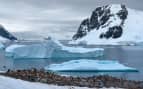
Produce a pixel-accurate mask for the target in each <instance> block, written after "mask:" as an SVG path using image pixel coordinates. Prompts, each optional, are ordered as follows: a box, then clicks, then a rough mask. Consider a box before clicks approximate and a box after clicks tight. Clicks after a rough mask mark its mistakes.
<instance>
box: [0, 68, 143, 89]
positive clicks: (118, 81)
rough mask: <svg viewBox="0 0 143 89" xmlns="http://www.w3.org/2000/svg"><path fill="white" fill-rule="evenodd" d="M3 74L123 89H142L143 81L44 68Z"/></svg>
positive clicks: (57, 82) (29, 78)
mask: <svg viewBox="0 0 143 89" xmlns="http://www.w3.org/2000/svg"><path fill="white" fill-rule="evenodd" d="M1 75H4V76H10V77H13V78H17V79H22V80H27V81H31V82H41V83H47V84H55V85H62V86H66V85H69V86H80V87H97V88H102V87H107V88H108V87H119V88H125V89H143V82H141V81H138V82H137V81H130V80H125V79H122V78H115V77H111V76H107V75H105V76H93V77H72V76H69V77H65V76H60V75H57V74H55V73H52V72H45V71H44V70H36V69H31V70H17V71H12V70H8V71H7V72H6V73H1Z"/></svg>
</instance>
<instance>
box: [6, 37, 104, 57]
mask: <svg viewBox="0 0 143 89" xmlns="http://www.w3.org/2000/svg"><path fill="white" fill-rule="evenodd" d="M5 51H6V56H8V57H13V58H38V59H39V58H89V57H99V56H102V55H103V52H104V49H103V48H83V47H68V46H65V45H63V44H61V43H60V42H59V41H56V40H47V41H46V42H43V43H37V44H30V45H20V44H12V45H10V46H9V47H7V48H6V50H5Z"/></svg>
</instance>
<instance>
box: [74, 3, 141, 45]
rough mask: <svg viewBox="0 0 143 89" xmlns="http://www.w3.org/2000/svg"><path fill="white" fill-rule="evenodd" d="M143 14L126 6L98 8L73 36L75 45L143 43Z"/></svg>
mask: <svg viewBox="0 0 143 89" xmlns="http://www.w3.org/2000/svg"><path fill="white" fill-rule="evenodd" d="M142 33H143V12H142V11H138V10H134V9H130V8H127V7H126V6H125V5H116V4H115V5H114V4H113V5H106V6H102V7H97V8H96V9H95V10H94V11H93V12H92V14H91V16H90V17H89V18H86V19H84V20H83V21H82V22H81V24H80V26H79V28H78V30H77V32H76V33H75V34H74V36H73V40H74V42H75V43H80V42H85V43H87V44H116V43H120V42H143V35H142Z"/></svg>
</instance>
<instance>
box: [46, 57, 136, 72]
mask: <svg viewBox="0 0 143 89" xmlns="http://www.w3.org/2000/svg"><path fill="white" fill-rule="evenodd" d="M45 69H46V70H51V71H58V72H137V69H135V68H131V67H127V66H125V65H123V64H120V63H119V62H118V61H113V60H87V59H81V60H71V61H68V62H64V63H61V64H51V65H49V66H47V67H45Z"/></svg>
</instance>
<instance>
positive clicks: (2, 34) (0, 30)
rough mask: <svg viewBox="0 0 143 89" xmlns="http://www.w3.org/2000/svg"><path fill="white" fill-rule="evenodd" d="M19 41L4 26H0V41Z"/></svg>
mask: <svg viewBox="0 0 143 89" xmlns="http://www.w3.org/2000/svg"><path fill="white" fill-rule="evenodd" d="M6 39H9V40H17V38H16V37H15V36H13V35H12V34H11V33H9V32H8V31H7V30H6V29H5V28H4V27H3V26H2V25H0V41H1V40H6Z"/></svg>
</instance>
